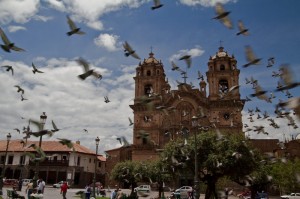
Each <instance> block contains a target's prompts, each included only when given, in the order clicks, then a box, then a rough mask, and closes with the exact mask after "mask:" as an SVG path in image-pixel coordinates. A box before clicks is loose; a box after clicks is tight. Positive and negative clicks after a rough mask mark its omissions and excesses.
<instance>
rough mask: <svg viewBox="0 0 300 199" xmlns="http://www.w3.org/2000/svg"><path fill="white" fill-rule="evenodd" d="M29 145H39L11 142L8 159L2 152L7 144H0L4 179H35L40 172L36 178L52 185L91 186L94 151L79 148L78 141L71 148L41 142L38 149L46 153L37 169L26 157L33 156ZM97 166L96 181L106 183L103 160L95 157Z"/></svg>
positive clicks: (0, 158) (33, 150)
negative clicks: (65, 183)
mask: <svg viewBox="0 0 300 199" xmlns="http://www.w3.org/2000/svg"><path fill="white" fill-rule="evenodd" d="M31 144H35V145H36V146H39V142H38V141H28V142H27V143H26V145H23V143H21V140H11V141H9V144H8V149H7V156H6V160H5V153H6V147H7V141H6V140H1V141H0V164H1V165H2V166H1V169H0V171H1V172H2V170H3V166H4V160H5V172H4V177H5V178H7V179H19V178H29V179H32V178H33V177H34V173H35V171H39V172H38V174H39V178H42V179H43V180H44V181H45V182H46V183H48V184H53V183H56V182H58V181H61V180H67V181H69V182H70V183H71V184H72V185H73V186H75V187H77V186H78V187H83V186H85V185H86V184H88V183H92V181H93V176H94V172H95V163H96V154H95V152H94V151H91V150H90V149H88V148H86V147H84V146H82V145H80V142H79V141H77V142H76V143H73V148H74V150H73V149H70V148H68V147H67V146H66V145H62V144H61V143H59V142H58V141H42V145H41V148H42V150H43V151H44V152H45V154H46V159H45V160H44V161H43V162H40V163H39V166H37V164H36V163H35V162H33V161H32V160H30V157H29V156H28V155H27V153H35V154H36V150H35V149H33V148H32V147H30V148H28V146H30V145H31ZM97 158H98V162H97V165H96V181H97V182H101V183H103V184H105V178H104V176H105V162H106V158H105V157H103V156H102V155H98V157H97Z"/></svg>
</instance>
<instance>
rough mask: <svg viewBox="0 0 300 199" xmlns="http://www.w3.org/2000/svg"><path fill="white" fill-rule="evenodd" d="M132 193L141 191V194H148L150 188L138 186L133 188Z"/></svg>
mask: <svg viewBox="0 0 300 199" xmlns="http://www.w3.org/2000/svg"><path fill="white" fill-rule="evenodd" d="M134 191H135V192H140V191H141V192H147V193H149V192H150V191H151V187H150V185H140V186H138V187H135V188H134Z"/></svg>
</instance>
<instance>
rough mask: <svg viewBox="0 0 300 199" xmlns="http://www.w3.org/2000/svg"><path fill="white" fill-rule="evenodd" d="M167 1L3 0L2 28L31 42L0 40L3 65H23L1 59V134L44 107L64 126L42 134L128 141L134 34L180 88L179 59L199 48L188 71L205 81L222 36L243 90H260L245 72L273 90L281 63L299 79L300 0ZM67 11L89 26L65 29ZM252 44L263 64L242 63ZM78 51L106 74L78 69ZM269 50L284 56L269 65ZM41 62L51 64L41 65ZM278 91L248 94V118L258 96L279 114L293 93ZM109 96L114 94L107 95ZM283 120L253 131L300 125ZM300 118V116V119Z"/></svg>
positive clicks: (103, 145)
mask: <svg viewBox="0 0 300 199" xmlns="http://www.w3.org/2000/svg"><path fill="white" fill-rule="evenodd" d="M217 2H221V3H223V6H224V9H225V10H227V11H230V12H231V13H230V14H229V18H230V20H231V21H232V23H233V28H232V29H228V28H227V27H226V26H224V25H223V24H222V23H220V22H219V21H217V20H215V19H212V18H213V17H214V16H215V15H216V13H215V8H214V6H215V4H216V3H217ZM161 3H162V4H164V5H163V7H161V8H159V9H157V10H151V6H153V1H152V0H101V1H100V0H88V1H86V0H0V26H1V29H2V30H3V31H4V32H5V34H6V35H7V37H8V38H9V40H10V41H11V42H13V43H15V45H16V46H18V47H21V48H23V49H25V50H26V51H25V52H15V51H13V52H11V53H7V52H5V51H3V50H2V49H0V66H4V65H11V66H13V68H14V75H12V74H11V72H10V71H9V72H7V71H6V70H5V68H4V67H1V68H0V79H1V83H0V91H1V97H0V113H1V114H0V131H1V134H0V139H5V136H6V134H7V133H8V132H11V133H12V136H13V139H21V138H22V137H23V135H22V134H19V133H17V132H16V131H15V130H13V129H14V128H19V129H22V128H23V126H26V125H27V123H28V120H29V119H35V120H39V116H40V115H41V114H42V112H46V114H47V116H48V119H47V122H46V125H45V128H47V129H50V128H52V126H51V121H52V120H53V121H54V122H55V123H56V125H57V126H58V128H60V129H61V131H59V132H58V133H56V134H55V135H54V136H53V137H51V138H48V137H43V140H53V139H56V138H68V139H71V140H73V141H76V140H80V141H81V143H82V144H83V145H84V146H87V147H88V148H90V149H95V141H94V139H95V138H96V137H97V136H99V137H100V139H101V141H100V148H99V150H100V153H103V151H104V150H109V149H113V148H115V147H119V146H120V144H119V142H118V141H117V140H116V137H119V136H122V135H124V136H125V137H126V138H127V139H128V141H129V142H130V143H131V142H132V126H129V121H128V117H130V118H133V112H132V110H131V109H130V107H129V105H130V104H133V100H132V99H133V97H134V81H133V77H134V76H135V68H136V66H137V65H138V63H139V60H137V59H134V58H133V57H125V56H124V52H123V48H122V43H124V42H125V41H128V43H130V45H131V46H132V47H133V48H134V49H135V50H136V52H137V54H138V55H139V56H140V57H141V58H142V59H144V58H147V57H148V56H149V55H148V54H149V52H150V51H151V49H152V51H153V53H154V54H155V57H156V59H158V60H161V61H162V62H163V64H164V69H165V72H166V74H167V77H168V79H169V82H170V84H171V85H172V89H176V80H178V81H182V79H181V77H180V74H178V73H176V72H174V71H172V70H171V61H174V62H176V63H177V64H178V65H180V66H184V63H183V62H182V61H179V60H178V58H179V57H180V56H181V55H184V54H190V55H192V67H191V68H190V69H189V70H188V77H189V78H188V80H187V81H188V82H193V84H194V85H198V82H197V81H198V80H197V76H196V74H197V71H198V70H199V71H201V72H202V73H205V72H206V71H207V62H208V59H209V57H210V56H213V55H214V54H215V53H216V52H217V51H218V48H219V46H220V45H222V46H224V48H225V50H226V51H228V53H229V54H230V55H232V54H234V56H235V58H236V59H237V61H238V68H239V69H241V74H240V82H239V84H240V86H241V87H240V91H241V96H242V98H245V97H246V96H249V95H250V94H251V93H253V90H252V89H251V85H249V84H246V83H245V78H246V77H247V78H250V77H251V76H253V77H254V78H255V79H257V80H258V82H259V84H260V85H261V86H262V87H263V89H265V90H268V91H272V90H274V89H275V87H276V85H277V81H278V80H279V79H278V78H273V77H272V76H271V74H272V71H275V72H278V69H279V67H280V65H282V64H289V65H290V67H291V69H292V71H293V74H294V78H295V80H297V81H300V79H299V74H300V57H299V55H298V53H299V44H300V36H299V35H300V26H299V24H300V17H299V14H298V8H299V7H300V1H298V0H290V1H281V0H263V1H262V0H161ZM67 15H68V16H69V17H70V18H71V19H72V20H73V21H74V22H75V23H76V25H77V26H78V27H80V28H81V30H82V31H83V32H85V33H86V34H85V35H72V36H70V37H69V36H67V35H66V32H68V31H69V26H68V24H67V19H66V16H67ZM239 20H242V21H243V23H244V26H245V27H247V28H248V29H249V33H250V34H249V35H248V36H243V35H239V36H237V35H236V33H237V32H238V26H237V23H238V21H239ZM0 42H1V44H2V41H0ZM246 45H250V46H251V47H252V49H253V51H254V54H255V55H256V56H257V57H258V58H262V60H261V64H260V65H256V66H250V67H248V68H243V67H242V66H243V65H244V64H246V63H247V60H246V57H245V46H246ZM79 57H82V58H84V59H86V60H87V61H88V62H89V63H90V67H91V68H92V69H94V70H95V71H97V72H99V73H101V74H102V76H103V78H102V79H101V80H97V79H95V78H93V77H89V78H87V79H86V80H85V81H81V80H80V79H79V78H78V77H77V76H78V75H79V74H81V73H83V68H82V67H81V66H80V65H78V63H77V62H76V59H78V58H79ZM270 57H274V58H275V64H274V66H272V67H270V68H267V67H266V66H267V64H268V58H270ZM32 63H34V64H35V65H36V66H37V68H38V69H40V70H41V71H43V72H44V73H36V74H33V73H32V67H31V64H32ZM15 85H20V86H21V87H22V88H23V89H24V90H25V93H24V95H23V97H24V98H26V99H28V100H24V101H21V96H20V93H18V92H17V88H16V87H14V86H15ZM269 93H270V92H269ZM290 93H291V94H292V95H293V96H300V89H299V88H295V89H292V90H290ZM274 94H275V95H276V96H277V98H275V99H273V103H272V104H270V103H267V102H265V101H262V100H258V99H255V98H253V99H252V101H251V102H248V103H247V104H246V105H245V108H244V111H243V114H244V117H243V118H244V122H245V123H249V122H248V121H249V120H248V119H247V117H249V116H248V113H247V109H248V108H255V107H256V106H258V107H259V108H260V109H261V110H262V111H268V112H269V113H270V114H271V115H272V116H273V117H274V106H275V104H276V103H278V101H279V99H282V100H287V97H286V96H285V94H284V93H274ZM104 96H108V97H109V99H110V101H111V102H110V103H105V102H104ZM256 116H257V114H256V115H255V116H254V119H255V117H256ZM22 118H25V119H22ZM275 119H276V118H275ZM256 121H257V122H256V125H265V126H266V127H268V126H269V125H268V123H267V122H265V121H262V120H256ZM276 121H277V122H278V124H279V125H280V126H281V128H280V129H279V130H275V129H274V128H269V127H268V128H267V131H268V132H269V135H261V134H260V135H257V134H256V133H251V134H250V137H251V138H279V139H283V138H284V137H289V135H290V134H293V135H296V134H297V133H300V132H299V129H293V128H292V127H289V126H287V125H286V124H287V120H285V119H276ZM296 123H297V124H298V125H299V120H296ZM32 128H33V130H34V127H32ZM83 129H87V130H88V133H85V132H84V131H83Z"/></svg>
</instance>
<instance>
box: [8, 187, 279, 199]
mask: <svg viewBox="0 0 300 199" xmlns="http://www.w3.org/2000/svg"><path fill="white" fill-rule="evenodd" d="M7 189H8V187H4V188H3V194H4V195H3V198H7V196H6V193H7V192H6V190H7ZM9 189H11V188H9ZM25 189H26V186H23V187H22V191H18V193H19V194H21V195H23V196H25V197H26V193H25ZM78 191H84V189H73V188H71V189H68V192H67V199H80V197H78V196H76V194H75V193H76V192H78ZM121 192H123V193H125V194H127V195H128V194H130V192H131V190H130V189H121ZM164 195H165V197H168V196H170V195H171V192H165V194H164ZM106 197H109V198H110V192H108V191H106ZM157 197H158V192H157V191H151V192H150V195H149V196H147V197H140V198H142V199H152V198H157ZM60 198H61V199H62V195H61V194H60V189H59V188H52V187H50V186H46V188H45V192H44V199H60ZM26 199H27V197H26ZM200 199H204V194H201V195H200ZM228 199H238V197H236V196H229V197H228ZM269 199H280V197H279V196H270V197H269Z"/></svg>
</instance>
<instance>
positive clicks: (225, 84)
mask: <svg viewBox="0 0 300 199" xmlns="http://www.w3.org/2000/svg"><path fill="white" fill-rule="evenodd" d="M228 89H229V88H228V81H227V80H226V79H221V80H220V81H219V91H220V92H222V93H227V92H228Z"/></svg>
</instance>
